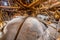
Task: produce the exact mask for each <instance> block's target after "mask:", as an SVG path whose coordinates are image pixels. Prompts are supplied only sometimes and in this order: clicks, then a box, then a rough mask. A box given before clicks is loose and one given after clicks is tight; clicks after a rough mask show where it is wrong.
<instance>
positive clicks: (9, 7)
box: [0, 6, 20, 9]
mask: <svg viewBox="0 0 60 40" xmlns="http://www.w3.org/2000/svg"><path fill="white" fill-rule="evenodd" d="M0 8H7V9H19V8H20V7H11V6H0Z"/></svg>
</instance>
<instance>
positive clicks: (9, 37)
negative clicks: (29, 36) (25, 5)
mask: <svg viewBox="0 0 60 40" xmlns="http://www.w3.org/2000/svg"><path fill="white" fill-rule="evenodd" d="M23 20H24V18H23V17H18V18H14V19H12V20H11V21H9V22H8V24H7V26H6V27H7V30H8V31H7V34H6V35H4V37H3V38H2V40H14V38H15V36H16V34H17V31H18V29H19V27H20V25H21V23H22V22H23Z"/></svg>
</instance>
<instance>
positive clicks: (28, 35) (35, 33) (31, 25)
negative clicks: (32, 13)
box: [16, 17, 45, 40]
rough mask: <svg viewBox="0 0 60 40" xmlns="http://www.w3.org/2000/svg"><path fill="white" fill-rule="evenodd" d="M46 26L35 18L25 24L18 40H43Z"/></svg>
mask: <svg viewBox="0 0 60 40" xmlns="http://www.w3.org/2000/svg"><path fill="white" fill-rule="evenodd" d="M43 27H45V26H44V24H43V23H41V22H39V21H38V20H37V19H35V18H33V17H29V18H27V19H26V21H25V22H24V24H23V26H22V28H21V30H20V32H19V35H18V37H17V39H16V40H43V37H42V35H43V33H44V30H43Z"/></svg>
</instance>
